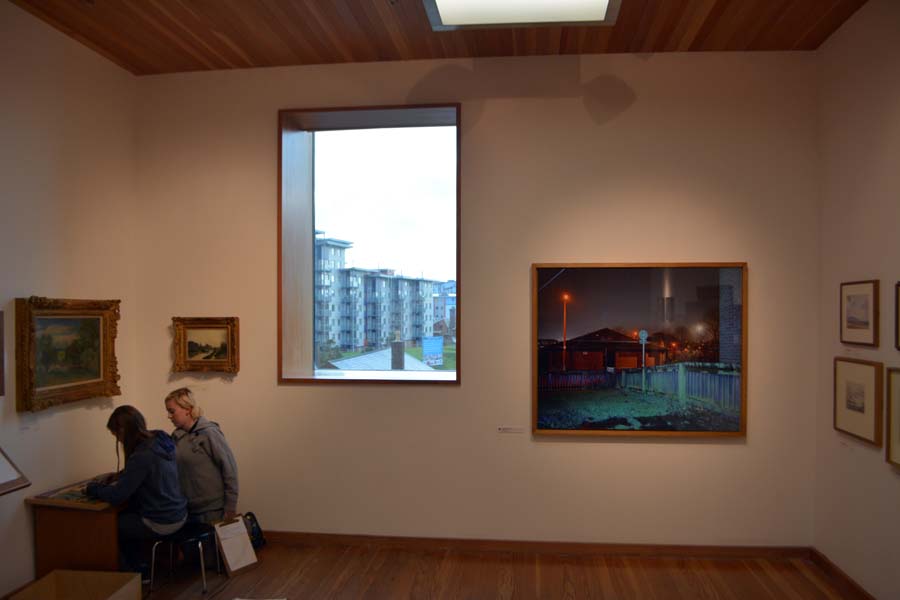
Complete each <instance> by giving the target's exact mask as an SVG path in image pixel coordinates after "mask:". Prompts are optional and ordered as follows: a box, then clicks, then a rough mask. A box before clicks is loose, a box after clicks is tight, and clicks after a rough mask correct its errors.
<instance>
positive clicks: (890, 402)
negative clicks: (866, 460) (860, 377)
mask: <svg viewBox="0 0 900 600" xmlns="http://www.w3.org/2000/svg"><path fill="white" fill-rule="evenodd" d="M887 382H888V385H887V389H888V393H887V423H888V426H887V448H886V449H885V459H886V460H887V461H888V462H889V463H891V464H892V465H894V466H895V467H900V369H888V375H887Z"/></svg>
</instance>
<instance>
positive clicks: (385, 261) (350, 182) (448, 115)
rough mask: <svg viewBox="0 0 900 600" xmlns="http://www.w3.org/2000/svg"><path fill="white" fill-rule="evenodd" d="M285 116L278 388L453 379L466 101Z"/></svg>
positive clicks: (282, 120)
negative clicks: (441, 306)
mask: <svg viewBox="0 0 900 600" xmlns="http://www.w3.org/2000/svg"><path fill="white" fill-rule="evenodd" d="M279 119H280V131H281V139H280V164H279V167H280V171H279V173H280V182H279V183H280V189H279V227H280V229H279V246H280V247H279V290H280V296H279V306H278V319H279V380H280V381H309V380H326V381H371V380H390V381H435V382H458V381H459V378H458V373H457V369H456V365H457V357H458V355H459V352H458V345H459V339H458V336H457V331H458V324H457V323H456V313H455V311H454V313H453V318H452V323H451V322H450V321H451V320H450V319H449V318H444V317H443V315H442V316H441V320H440V322H438V321H437V319H434V320H432V319H431V318H429V317H426V318H423V316H422V315H423V311H424V312H425V314H428V313H430V312H431V310H432V303H433V302H436V301H439V300H438V299H439V298H444V299H445V302H446V300H447V299H448V295H449V290H452V292H453V297H454V302H455V297H456V288H457V281H458V280H459V258H458V257H459V106H457V105H452V106H422V107H379V108H360V109H323V110H284V111H281V112H280V114H279ZM336 307H337V308H336ZM314 324H315V325H314Z"/></svg>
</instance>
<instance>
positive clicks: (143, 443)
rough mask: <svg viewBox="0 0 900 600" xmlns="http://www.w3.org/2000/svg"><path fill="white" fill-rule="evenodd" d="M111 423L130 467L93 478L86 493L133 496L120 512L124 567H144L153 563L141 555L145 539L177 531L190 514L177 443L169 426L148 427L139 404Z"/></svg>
mask: <svg viewBox="0 0 900 600" xmlns="http://www.w3.org/2000/svg"><path fill="white" fill-rule="evenodd" d="M106 428H107V429H109V431H110V432H111V433H112V434H113V435H114V436H115V437H116V441H117V442H118V444H122V448H123V449H124V451H125V468H124V469H123V470H122V471H121V472H120V473H118V477H116V478H115V481H111V482H107V481H95V482H92V483H90V484H88V486H87V488H86V489H85V493H86V494H87V495H88V496H90V497H92V498H99V499H100V500H103V501H105V502H109V503H110V504H122V503H124V502H126V501H127V502H128V505H127V507H126V508H125V510H123V511H122V512H120V513H119V563H120V564H119V567H120V568H121V569H122V570H123V571H142V572H143V571H146V569H147V567H146V565H145V564H144V561H143V560H142V557H141V545H142V542H143V541H144V540H147V539H152V538H155V537H158V536H160V535H169V534H172V533H175V532H176V531H178V530H179V529H181V526H182V525H184V522H185V520H186V518H187V500H185V498H184V495H183V494H182V493H181V486H180V484H179V482H178V464H177V463H176V461H175V443H174V442H173V441H172V438H171V437H169V434H167V433H166V432H164V431H148V430H147V423H146V421H145V420H144V416H143V415H142V414H141V413H140V411H138V409H136V408H134V407H133V406H120V407H118V408H117V409H115V410H114V411H113V413H112V414H111V415H110V417H109V421H107V423H106ZM118 444H117V445H116V455H117V456H118V448H119V447H118Z"/></svg>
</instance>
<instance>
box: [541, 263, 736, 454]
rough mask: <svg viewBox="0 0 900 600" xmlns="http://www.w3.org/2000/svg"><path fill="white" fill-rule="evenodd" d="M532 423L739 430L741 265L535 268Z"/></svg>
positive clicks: (555, 431)
mask: <svg viewBox="0 0 900 600" xmlns="http://www.w3.org/2000/svg"><path fill="white" fill-rule="evenodd" d="M532 284H533V287H532V302H533V309H532V319H533V321H532V386H533V387H532V431H533V432H534V433H535V434H551V435H606V436H743V435H746V431H747V401H746V397H747V396H746V389H747V386H746V377H747V360H746V357H747V265H746V263H687V264H535V265H532Z"/></svg>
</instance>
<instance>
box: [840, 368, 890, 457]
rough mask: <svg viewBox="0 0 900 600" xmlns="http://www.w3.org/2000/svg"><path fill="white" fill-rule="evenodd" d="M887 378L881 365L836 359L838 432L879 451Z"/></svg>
mask: <svg viewBox="0 0 900 600" xmlns="http://www.w3.org/2000/svg"><path fill="white" fill-rule="evenodd" d="M883 376H884V366H883V365H882V364H881V363H878V362H872V361H868V360H859V359H855V358H841V357H835V359H834V428H835V429H836V430H838V431H842V432H844V433H846V434H848V435H852V436H853V437H855V438H858V439H860V440H862V441H864V442H868V443H870V444H874V445H875V446H878V447H879V448H880V447H881V435H882V433H881V432H882V422H881V414H882V413H881V411H882V390H883V387H882V378H883Z"/></svg>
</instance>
